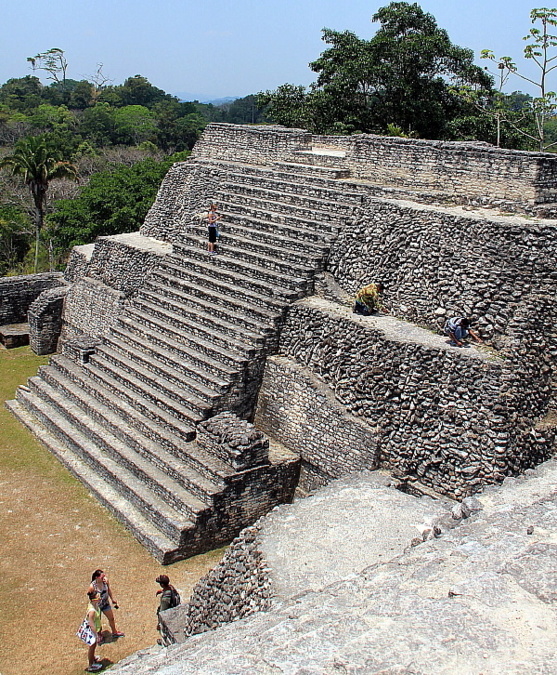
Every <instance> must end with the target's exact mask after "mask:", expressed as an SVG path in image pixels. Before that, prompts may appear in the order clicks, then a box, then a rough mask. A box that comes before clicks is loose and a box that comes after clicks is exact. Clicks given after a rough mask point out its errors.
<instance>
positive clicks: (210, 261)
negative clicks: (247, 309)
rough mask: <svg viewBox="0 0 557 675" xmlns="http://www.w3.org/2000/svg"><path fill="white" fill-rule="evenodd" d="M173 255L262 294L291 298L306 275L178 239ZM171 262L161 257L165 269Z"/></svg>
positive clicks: (184, 264) (183, 263)
mask: <svg viewBox="0 0 557 675" xmlns="http://www.w3.org/2000/svg"><path fill="white" fill-rule="evenodd" d="M174 253H175V257H174V259H176V258H178V259H179V261H180V262H179V266H178V269H180V267H187V268H191V269H197V270H200V271H201V272H202V273H203V274H209V275H211V276H214V277H215V278H218V279H219V280H221V281H226V282H227V283H228V284H232V285H235V286H241V287H242V288H249V289H250V290H251V289H253V290H254V291H256V292H257V293H262V294H263V295H272V296H277V295H278V296H283V297H284V298H286V299H288V300H291V299H292V298H295V297H299V294H300V293H302V292H303V291H304V290H305V289H306V287H307V285H308V279H307V278H306V277H300V276H296V275H295V274H294V273H292V272H291V273H290V274H286V273H285V272H280V271H274V270H272V269H269V268H267V267H264V266H262V265H261V264H258V265H256V264H255V262H249V261H244V260H238V259H237V258H235V257H234V255H233V254H229V253H228V251H226V250H223V251H219V253H218V255H217V254H213V253H210V252H209V251H206V250H205V249H203V248H201V247H200V246H198V247H197V248H195V250H192V249H191V246H187V245H186V246H184V245H182V244H181V243H175V244H174ZM171 264H172V262H171V261H170V260H165V261H164V262H163V264H162V265H161V267H162V269H168V267H169V266H170V265H171Z"/></svg>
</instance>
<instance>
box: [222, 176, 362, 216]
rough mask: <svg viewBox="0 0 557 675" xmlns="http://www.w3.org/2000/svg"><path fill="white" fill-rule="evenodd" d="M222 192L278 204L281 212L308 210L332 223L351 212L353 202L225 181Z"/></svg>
mask: <svg viewBox="0 0 557 675" xmlns="http://www.w3.org/2000/svg"><path fill="white" fill-rule="evenodd" d="M221 189H222V191H223V192H225V193H232V194H235V195H237V196H241V197H242V199H243V198H248V199H257V200H259V201H260V202H264V203H266V204H270V203H272V204H280V206H281V208H280V209H279V210H282V209H283V208H284V207H289V208H293V209H299V210H301V211H303V212H305V211H307V210H309V211H311V212H312V213H315V214H318V217H319V219H320V220H325V222H332V218H334V217H335V216H338V215H346V214H348V213H351V212H352V209H353V208H354V204H355V203H354V202H344V201H340V200H338V199H334V200H333V199H324V198H320V197H311V196H309V195H306V194H298V193H293V192H283V191H282V190H272V189H268V188H266V187H259V186H256V185H246V184H245V183H233V182H232V181H228V180H227V181H226V182H225V183H223V185H222V188H221Z"/></svg>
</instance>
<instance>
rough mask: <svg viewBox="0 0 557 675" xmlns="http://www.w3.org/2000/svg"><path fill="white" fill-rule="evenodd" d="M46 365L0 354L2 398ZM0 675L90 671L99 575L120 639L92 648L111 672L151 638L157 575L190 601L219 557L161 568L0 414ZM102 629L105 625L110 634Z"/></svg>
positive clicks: (20, 354)
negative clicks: (113, 604) (88, 636)
mask: <svg viewBox="0 0 557 675" xmlns="http://www.w3.org/2000/svg"><path fill="white" fill-rule="evenodd" d="M41 362H44V359H42V360H40V359H38V358H37V357H34V356H32V355H31V354H30V352H29V350H28V348H22V349H16V350H10V351H9V352H8V351H6V350H0V384H1V386H2V390H3V391H2V397H3V398H4V397H5V398H12V397H13V390H14V388H15V385H16V384H17V382H18V381H19V382H25V379H26V376H27V375H31V374H33V373H34V372H35V371H36V368H37V366H38V365H39V363H41ZM0 541H1V542H2V549H1V556H0V607H1V610H0V674H1V675H38V674H39V673H50V674H52V675H74V674H75V673H82V672H83V671H84V668H85V667H86V665H87V659H86V649H87V648H86V646H85V645H84V644H83V643H82V642H81V641H80V640H79V639H78V638H77V637H75V632H76V630H77V628H78V627H79V624H80V623H81V621H82V619H83V616H84V614H85V608H86V605H87V597H86V595H85V593H86V590H87V586H88V584H89V582H90V579H91V572H92V571H93V570H94V569H96V568H101V569H104V570H105V572H106V573H107V575H108V577H109V579H110V582H111V586H112V590H113V594H114V596H115V598H116V599H117V600H118V602H119V604H120V609H119V610H115V614H116V622H117V626H118V628H119V629H120V630H122V631H124V632H125V634H126V637H125V638H121V639H119V640H117V641H114V642H109V643H107V644H105V645H102V646H100V647H98V648H97V654H98V656H99V657H100V658H102V659H103V663H104V664H105V665H106V666H109V665H110V664H111V663H115V662H117V661H118V660H120V659H122V658H124V657H125V656H127V655H128V654H130V653H132V652H134V651H136V650H138V649H141V648H144V647H148V646H150V645H153V644H154V643H155V642H156V639H157V636H158V635H157V631H156V616H155V610H156V607H157V600H156V597H155V592H156V590H157V589H158V588H159V586H158V585H157V584H156V583H155V582H154V580H155V578H156V576H157V575H158V574H160V573H161V572H163V571H164V572H165V573H166V574H168V575H169V576H170V579H171V581H172V583H173V584H174V585H175V586H176V587H177V588H178V589H179V590H180V592H181V595H182V600H187V598H188V597H189V593H190V591H191V589H192V587H193V585H194V584H195V583H196V581H197V580H198V579H199V578H200V577H201V576H203V574H205V573H206V572H207V571H208V570H209V569H210V568H211V567H214V565H215V564H216V563H217V562H218V560H219V559H220V558H221V556H222V552H223V551H222V549H221V550H218V551H213V552H211V553H209V554H206V555H203V556H197V557H195V558H191V559H190V560H186V561H182V562H179V563H176V564H174V565H172V566H169V567H163V566H162V565H160V564H158V563H157V562H156V561H155V560H154V559H153V558H152V557H151V556H150V555H149V554H148V553H147V552H146V551H145V549H143V547H142V546H141V545H140V544H138V543H137V542H136V540H135V539H134V538H133V536H132V535H131V534H130V533H129V532H127V530H125V529H124V528H123V527H122V526H121V525H120V524H119V523H118V522H116V521H115V520H114V518H112V516H111V515H110V514H109V513H108V511H106V510H105V509H104V508H103V507H102V506H100V505H99V504H98V503H97V502H96V501H95V500H94V499H93V497H91V496H90V495H89V493H88V492H87V490H86V489H85V488H84V487H83V486H82V485H81V484H80V483H78V482H77V481H76V480H74V479H73V478H72V477H71V475H70V474H69V473H68V472H67V471H66V470H65V469H64V468H63V467H62V466H61V465H60V464H59V463H58V461H57V460H56V459H55V458H54V457H53V456H52V455H50V453H49V452H48V451H47V450H45V449H44V448H43V447H42V446H41V445H40V444H39V443H38V442H37V441H36V440H35V439H34V438H33V437H32V436H31V434H29V433H28V432H27V431H26V430H24V429H23V427H21V425H19V424H18V423H17V422H16V421H15V420H14V419H13V418H12V417H11V415H9V413H7V411H6V410H5V409H2V410H1V411H0ZM108 627H109V626H108V622H107V621H106V619H105V620H104V622H103V628H105V629H106V630H105V635H107V636H108V635H109V632H108Z"/></svg>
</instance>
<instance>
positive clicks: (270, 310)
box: [152, 259, 298, 318]
mask: <svg viewBox="0 0 557 675" xmlns="http://www.w3.org/2000/svg"><path fill="white" fill-rule="evenodd" d="M186 265H187V266H186ZM163 274H166V278H167V280H168V279H172V281H171V283H177V281H178V280H180V281H181V285H182V287H187V288H188V290H189V291H190V292H191V293H193V294H194V295H202V296H203V297H207V298H211V297H212V298H213V299H214V302H215V303H217V304H224V305H226V304H228V303H229V302H233V303H234V304H235V305H236V306H238V304H240V303H241V305H242V306H243V307H248V306H249V305H250V304H251V305H252V306H253V307H254V313H256V314H258V315H260V316H265V314H264V313H262V312H261V311H259V312H257V311H256V310H255V306H257V307H260V308H263V309H265V310H266V315H267V316H268V317H269V318H273V317H274V316H275V315H277V314H282V312H283V310H284V308H285V307H286V305H287V304H288V303H289V302H292V301H294V300H296V299H297V298H298V293H294V292H292V291H290V292H287V293H285V292H284V289H282V288H277V287H275V286H271V285H269V284H265V283H257V284H255V283H252V285H251V288H250V287H249V284H250V279H249V277H245V282H243V283H245V284H246V285H245V286H244V285H240V284H236V281H238V278H239V276H240V275H238V274H235V273H233V272H227V273H226V274H224V273H222V272H221V270H219V269H218V268H215V267H213V268H212V269H211V268H209V267H208V266H207V265H205V264H203V263H202V264H197V263H196V262H195V261H190V260H189V259H188V260H187V261H185V265H184V266H181V265H178V264H176V265H173V264H171V263H170V261H165V263H164V265H161V266H160V268H158V269H156V270H153V271H152V275H153V276H154V277H155V278H156V279H162V278H163V277H162V275H163ZM238 301H239V302H238Z"/></svg>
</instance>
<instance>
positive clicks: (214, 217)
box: [207, 204, 221, 254]
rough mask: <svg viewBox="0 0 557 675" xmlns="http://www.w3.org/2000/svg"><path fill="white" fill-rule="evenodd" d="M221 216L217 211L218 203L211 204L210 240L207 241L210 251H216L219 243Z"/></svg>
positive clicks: (208, 220)
mask: <svg viewBox="0 0 557 675" xmlns="http://www.w3.org/2000/svg"><path fill="white" fill-rule="evenodd" d="M220 219H221V216H219V214H218V213H217V205H216V204H211V207H210V209H209V213H208V214H207V222H208V225H209V228H208V229H209V242H208V243H207V250H208V251H209V253H213V254H214V253H216V250H215V244H216V243H217V237H218V230H217V223H218V221H219V220H220Z"/></svg>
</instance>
